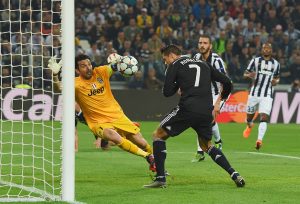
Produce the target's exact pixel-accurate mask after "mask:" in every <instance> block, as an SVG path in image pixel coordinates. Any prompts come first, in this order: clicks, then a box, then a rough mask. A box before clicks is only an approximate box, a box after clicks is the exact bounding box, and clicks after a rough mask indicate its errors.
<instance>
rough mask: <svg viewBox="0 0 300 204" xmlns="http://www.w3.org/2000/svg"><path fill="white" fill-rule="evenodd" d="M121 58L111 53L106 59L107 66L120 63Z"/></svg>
mask: <svg viewBox="0 0 300 204" xmlns="http://www.w3.org/2000/svg"><path fill="white" fill-rule="evenodd" d="M121 58H122V56H121V55H118V54H117V53H111V54H110V55H109V56H108V57H107V62H108V63H109V64H116V63H118V62H120V61H121Z"/></svg>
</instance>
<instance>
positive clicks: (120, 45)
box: [113, 31, 125, 53]
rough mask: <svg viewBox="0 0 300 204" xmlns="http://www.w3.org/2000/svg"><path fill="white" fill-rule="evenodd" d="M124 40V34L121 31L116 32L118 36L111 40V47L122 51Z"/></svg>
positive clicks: (119, 51)
mask: <svg viewBox="0 0 300 204" xmlns="http://www.w3.org/2000/svg"><path fill="white" fill-rule="evenodd" d="M124 42H125V35H124V32H123V31H120V32H119V33H118V38H117V39H115V40H114V41H113V47H114V48H115V49H116V50H117V52H118V53H123V52H124Z"/></svg>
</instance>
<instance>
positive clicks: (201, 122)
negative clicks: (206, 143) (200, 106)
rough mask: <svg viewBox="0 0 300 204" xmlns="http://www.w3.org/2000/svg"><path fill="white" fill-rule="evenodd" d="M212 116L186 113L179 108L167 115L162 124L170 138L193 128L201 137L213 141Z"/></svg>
mask: <svg viewBox="0 0 300 204" xmlns="http://www.w3.org/2000/svg"><path fill="white" fill-rule="evenodd" d="M211 122H212V115H211V114H210V115H201V114H199V113H192V112H186V111H182V110H180V109H179V107H178V106H177V107H176V108H174V109H173V111H171V112H170V113H169V114H167V115H166V116H165V117H164V119H163V120H162V121H161V123H160V127H162V128H163V129H164V130H165V131H166V132H167V134H168V135H169V136H172V137H174V136H177V135H179V134H180V133H182V132H183V131H185V130H186V129H188V128H189V127H191V128H193V129H194V130H195V131H196V132H197V134H198V136H199V137H201V138H205V139H207V140H211V137H212V124H211Z"/></svg>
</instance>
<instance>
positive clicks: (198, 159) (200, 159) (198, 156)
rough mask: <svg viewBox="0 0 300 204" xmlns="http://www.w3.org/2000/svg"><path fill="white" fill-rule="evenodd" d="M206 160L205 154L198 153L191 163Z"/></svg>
mask: <svg viewBox="0 0 300 204" xmlns="http://www.w3.org/2000/svg"><path fill="white" fill-rule="evenodd" d="M204 159H205V156H204V152H197V153H196V154H195V157H194V158H193V159H192V161H191V162H193V163H195V162H200V161H203V160H204Z"/></svg>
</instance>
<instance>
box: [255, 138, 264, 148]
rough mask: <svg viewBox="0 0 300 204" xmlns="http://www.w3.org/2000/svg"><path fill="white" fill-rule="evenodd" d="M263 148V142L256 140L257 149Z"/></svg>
mask: <svg viewBox="0 0 300 204" xmlns="http://www.w3.org/2000/svg"><path fill="white" fill-rule="evenodd" d="M261 146H262V141H261V140H256V145H255V149H256V150H259V149H260V148H261Z"/></svg>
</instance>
